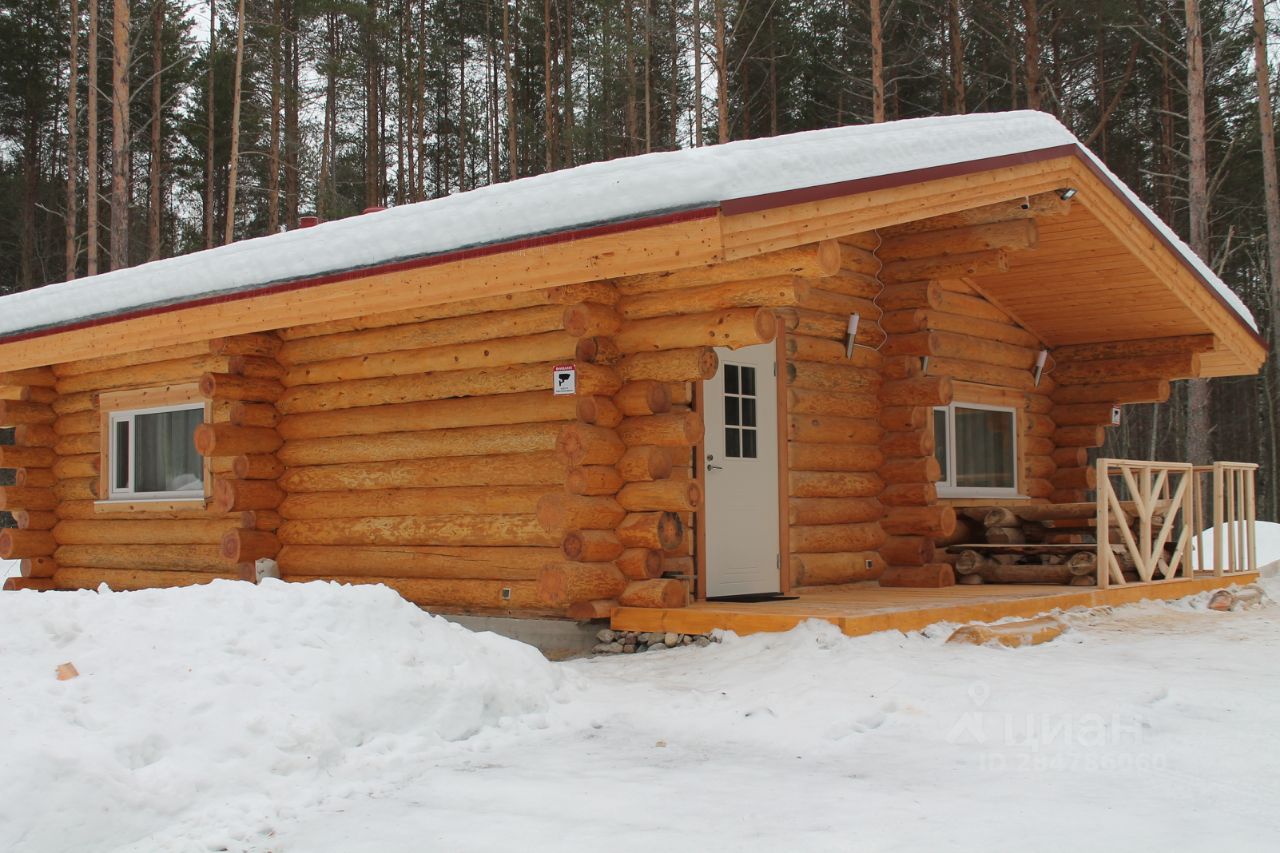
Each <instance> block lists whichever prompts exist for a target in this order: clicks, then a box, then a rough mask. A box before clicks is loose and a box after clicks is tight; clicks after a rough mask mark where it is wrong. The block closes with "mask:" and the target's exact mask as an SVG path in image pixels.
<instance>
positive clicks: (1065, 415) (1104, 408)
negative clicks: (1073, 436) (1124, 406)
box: [1053, 403, 1114, 426]
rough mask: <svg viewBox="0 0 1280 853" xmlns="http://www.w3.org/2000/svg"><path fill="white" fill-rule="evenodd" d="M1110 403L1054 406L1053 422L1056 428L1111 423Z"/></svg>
mask: <svg viewBox="0 0 1280 853" xmlns="http://www.w3.org/2000/svg"><path fill="white" fill-rule="evenodd" d="M1113 405H1114V404H1112V403H1077V404H1075V405H1069V406H1054V408H1053V420H1054V422H1055V423H1056V424H1057V425H1058V426H1084V425H1088V426H1097V425H1109V424H1110V423H1111V409H1112V406H1113Z"/></svg>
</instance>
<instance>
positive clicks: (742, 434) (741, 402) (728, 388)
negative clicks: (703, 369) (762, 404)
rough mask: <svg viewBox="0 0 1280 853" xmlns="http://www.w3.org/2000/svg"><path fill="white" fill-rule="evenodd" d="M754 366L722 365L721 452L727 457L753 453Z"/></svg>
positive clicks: (748, 457) (754, 452)
mask: <svg viewBox="0 0 1280 853" xmlns="http://www.w3.org/2000/svg"><path fill="white" fill-rule="evenodd" d="M755 393H756V369H755V368H754V367H747V366H744V365H738V364H726V365H725V366H724V423H725V428H724V455H725V457H726V458H729V459H755V458H757V456H756V427H757V426H758V424H757V423H756V398H755Z"/></svg>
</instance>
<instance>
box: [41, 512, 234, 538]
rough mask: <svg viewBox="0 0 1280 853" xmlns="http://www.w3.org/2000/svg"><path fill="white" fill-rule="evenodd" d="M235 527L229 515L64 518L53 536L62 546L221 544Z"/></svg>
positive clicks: (54, 529)
mask: <svg viewBox="0 0 1280 853" xmlns="http://www.w3.org/2000/svg"><path fill="white" fill-rule="evenodd" d="M231 526H232V524H231V522H230V521H229V520H228V519H225V518H213V519H199V520H197V519H188V520H168V519H163V520H160V519H155V520H146V521H142V520H139V521H126V520H119V519H106V520H97V519H95V520H64V521H62V522H61V523H60V524H59V525H58V526H57V527H55V528H53V537H54V539H55V540H56V541H57V543H58V544H59V545H217V544H218V543H219V542H220V541H221V539H222V534H223V533H225V532H226V531H227V530H228V529H230V527H231Z"/></svg>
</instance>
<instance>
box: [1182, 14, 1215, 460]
mask: <svg viewBox="0 0 1280 853" xmlns="http://www.w3.org/2000/svg"><path fill="white" fill-rule="evenodd" d="M1186 13H1187V118H1188V124H1189V127H1188V147H1189V151H1190V173H1189V175H1188V179H1189V180H1188V184H1189V193H1188V207H1189V212H1190V216H1191V229H1190V234H1191V248H1192V250H1193V251H1194V252H1195V253H1196V254H1197V255H1199V256H1200V258H1201V259H1202V260H1204V261H1205V262H1206V263H1208V262H1209V260H1210V257H1209V177H1208V167H1207V163H1206V154H1205V144H1206V140H1205V132H1206V131H1205V104H1204V42H1203V34H1202V32H1201V28H1200V2H1199V0H1186ZM1209 404H1210V396H1209V382H1208V380H1205V379H1193V380H1191V381H1190V382H1188V385H1187V457H1188V461H1190V462H1192V463H1194V464H1196V465H1206V464H1208V463H1209V461H1210V458H1211V453H1212V450H1211V448H1212V444H1211V443H1210V435H1209V432H1210V429H1211V426H1212V423H1211V420H1210V417H1209Z"/></svg>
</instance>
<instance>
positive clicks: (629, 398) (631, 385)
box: [613, 379, 671, 417]
mask: <svg viewBox="0 0 1280 853" xmlns="http://www.w3.org/2000/svg"><path fill="white" fill-rule="evenodd" d="M613 404H614V405H615V406H617V407H618V411H620V412H621V413H622V414H623V415H624V416H626V417H637V416H640V415H661V414H664V413H666V412H669V411H671V389H670V388H669V387H668V386H667V385H666V383H664V382H658V381H656V380H653V379H642V380H639V381H636V382H627V383H626V384H624V385H623V386H622V387H621V388H619V389H618V393H616V394H614V395H613Z"/></svg>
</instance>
